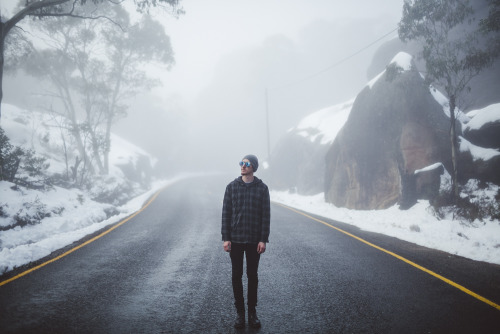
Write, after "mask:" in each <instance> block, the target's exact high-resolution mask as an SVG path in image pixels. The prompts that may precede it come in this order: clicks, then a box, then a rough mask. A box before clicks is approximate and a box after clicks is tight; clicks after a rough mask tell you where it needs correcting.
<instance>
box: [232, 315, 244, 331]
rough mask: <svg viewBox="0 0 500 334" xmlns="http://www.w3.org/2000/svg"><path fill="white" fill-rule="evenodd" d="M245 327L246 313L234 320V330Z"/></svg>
mask: <svg viewBox="0 0 500 334" xmlns="http://www.w3.org/2000/svg"><path fill="white" fill-rule="evenodd" d="M243 327H245V313H244V312H243V313H238V315H237V316H236V319H235V320H234V328H243Z"/></svg>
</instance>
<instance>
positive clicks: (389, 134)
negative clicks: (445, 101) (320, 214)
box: [325, 63, 451, 210]
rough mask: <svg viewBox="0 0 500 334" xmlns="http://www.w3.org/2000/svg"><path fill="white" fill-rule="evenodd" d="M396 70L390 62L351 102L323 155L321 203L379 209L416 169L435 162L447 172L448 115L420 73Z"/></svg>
mask: <svg viewBox="0 0 500 334" xmlns="http://www.w3.org/2000/svg"><path fill="white" fill-rule="evenodd" d="M389 69H390V71H389ZM401 70H402V69H401V68H399V67H398V66H397V65H396V63H393V64H392V65H391V66H390V67H388V70H387V71H385V72H384V74H382V75H381V76H379V77H378V78H377V79H376V81H375V82H374V83H373V84H370V85H368V86H367V87H365V89H364V90H363V91H361V93H360V94H359V95H358V96H357V98H356V100H355V101H354V105H353V107H352V110H351V113H350V115H349V118H348V120H347V122H346V124H345V125H344V127H343V128H342V130H341V131H340V132H339V134H338V135H337V137H336V138H335V141H334V142H333V144H332V146H331V148H330V150H329V151H328V153H327V155H326V169H325V200H326V201H327V202H331V203H333V204H334V205H336V206H341V207H347V208H350V209H362V210H363V209H367V210H368V209H384V208H387V207H390V206H392V205H394V204H396V203H397V202H398V200H399V199H400V198H401V191H402V188H403V183H405V181H406V180H409V179H411V178H413V175H414V172H415V171H416V170H419V169H422V168H425V167H427V166H430V165H433V164H435V163H438V162H440V163H442V164H443V165H444V166H445V168H446V169H447V170H451V160H450V156H451V155H450V140H449V137H448V130H449V126H450V124H449V119H448V117H447V116H446V115H445V113H444V112H443V107H442V106H441V105H440V104H439V103H438V102H437V101H436V99H435V98H434V97H433V95H432V94H431V91H430V90H429V86H428V85H426V84H425V82H424V80H423V79H422V77H421V75H420V74H419V73H418V72H417V71H415V70H406V71H401ZM431 179H432V178H431ZM413 182H416V181H412V183H413ZM420 182H422V181H420ZM415 187H416V185H415ZM419 187H420V188H425V185H423V184H419Z"/></svg>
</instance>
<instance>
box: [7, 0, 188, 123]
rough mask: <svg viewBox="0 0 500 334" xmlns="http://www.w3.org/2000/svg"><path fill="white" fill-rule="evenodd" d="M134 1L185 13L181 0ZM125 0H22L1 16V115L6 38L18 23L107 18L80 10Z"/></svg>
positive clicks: (146, 7) (141, 8)
mask: <svg viewBox="0 0 500 334" xmlns="http://www.w3.org/2000/svg"><path fill="white" fill-rule="evenodd" d="M129 1H133V3H134V4H135V7H136V9H137V10H138V11H139V12H147V11H149V9H150V8H152V7H163V8H165V9H167V10H169V11H170V12H171V13H172V14H174V15H179V14H182V13H183V10H182V8H180V7H179V4H180V1H181V0H129ZM122 2H123V1H114V0H24V1H22V2H21V1H20V7H19V8H18V10H17V12H16V13H15V14H14V15H13V16H12V17H11V18H10V19H6V20H4V19H3V18H0V117H1V110H2V109H1V105H2V104H1V103H2V99H3V89H2V82H3V71H4V64H5V58H4V56H5V52H4V51H5V44H6V39H7V37H8V36H9V34H10V33H11V31H12V29H13V28H14V27H16V25H17V24H18V23H19V22H21V21H22V20H24V19H25V18H26V17H34V18H44V17H49V16H56V17H61V16H66V17H74V18H80V19H98V18H106V16H105V15H94V14H91V15H87V14H84V13H82V12H81V11H80V9H81V8H82V7H85V6H86V5H88V4H93V5H95V6H96V7H98V6H101V5H102V4H103V3H107V4H112V5H119V4H120V3H122Z"/></svg>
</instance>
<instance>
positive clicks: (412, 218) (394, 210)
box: [271, 191, 500, 264]
mask: <svg viewBox="0 0 500 334" xmlns="http://www.w3.org/2000/svg"><path fill="white" fill-rule="evenodd" d="M271 200H272V201H274V202H278V203H282V204H285V205H288V206H291V207H294V208H297V209H300V210H303V211H305V212H309V213H312V214H315V215H318V216H322V217H326V218H329V219H333V220H338V221H341V222H344V223H347V224H350V225H353V226H357V227H359V228H361V229H363V230H365V231H371V232H377V233H382V234H385V235H388V236H392V237H396V238H398V239H401V240H405V241H408V242H412V243H415V244H418V245H421V246H424V247H429V248H433V249H438V250H441V251H444V252H448V253H450V254H455V255H459V256H463V257H467V258H470V259H473V260H477V261H485V262H490V263H496V264H500V222H499V221H498V220H496V221H490V222H486V223H482V222H479V221H476V222H474V223H473V224H471V225H470V226H469V225H464V224H461V223H460V222H458V221H456V220H449V219H443V220H438V219H436V217H434V216H433V215H432V214H431V212H430V206H429V203H428V201H419V203H417V204H416V205H415V206H413V207H412V208H410V209H409V210H399V208H398V207H397V206H393V207H391V208H389V209H386V210H367V211H356V210H349V209H345V208H337V207H335V206H334V205H333V204H329V203H325V201H324V194H323V193H321V194H318V195H315V196H300V195H297V194H290V193H287V192H278V191H271ZM312 223H313V222H312Z"/></svg>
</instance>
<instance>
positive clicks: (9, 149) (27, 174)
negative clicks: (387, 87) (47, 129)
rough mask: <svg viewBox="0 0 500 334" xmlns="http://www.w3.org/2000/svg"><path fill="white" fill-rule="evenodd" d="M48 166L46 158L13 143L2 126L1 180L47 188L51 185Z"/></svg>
mask: <svg viewBox="0 0 500 334" xmlns="http://www.w3.org/2000/svg"><path fill="white" fill-rule="evenodd" d="M48 168H49V164H48V163H47V159H46V158H44V157H40V156H37V155H36V154H35V151H33V150H25V149H23V148H21V147H19V146H14V145H12V144H11V143H10V140H9V138H8V137H7V135H6V134H5V132H4V130H3V129H2V128H1V127H0V180H5V181H9V182H12V183H15V184H17V185H23V186H25V187H27V188H37V189H41V188H46V187H47V186H49V187H50V182H49V177H48V176H47V169H48Z"/></svg>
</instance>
